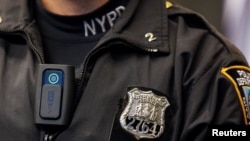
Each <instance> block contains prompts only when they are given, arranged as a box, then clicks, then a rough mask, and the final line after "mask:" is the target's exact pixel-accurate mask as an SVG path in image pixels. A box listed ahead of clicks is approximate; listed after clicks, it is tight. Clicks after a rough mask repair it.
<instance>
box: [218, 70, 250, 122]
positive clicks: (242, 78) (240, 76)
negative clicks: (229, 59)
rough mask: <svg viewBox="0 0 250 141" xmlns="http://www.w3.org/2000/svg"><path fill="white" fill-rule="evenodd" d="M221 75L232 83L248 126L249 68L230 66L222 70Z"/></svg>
mask: <svg viewBox="0 0 250 141" xmlns="http://www.w3.org/2000/svg"><path fill="white" fill-rule="evenodd" d="M221 73H222V74H223V75H225V76H226V77H227V78H228V79H229V80H230V81H231V82H232V83H233V85H234V87H235V90H236V92H237V95H238V98H239V100H240V104H241V107H242V110H243V114H244V120H245V124H247V125H250V68H249V67H246V66H230V67H227V68H222V70H221Z"/></svg>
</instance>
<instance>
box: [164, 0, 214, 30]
mask: <svg viewBox="0 0 250 141" xmlns="http://www.w3.org/2000/svg"><path fill="white" fill-rule="evenodd" d="M166 8H167V9H168V17H169V20H171V21H174V22H179V21H178V20H183V22H184V23H185V24H186V25H187V26H191V27H194V28H203V29H207V30H210V31H215V32H217V31H216V29H215V27H214V26H213V25H212V24H211V23H210V22H209V21H208V20H207V19H206V18H205V17H204V16H203V15H202V14H200V13H198V12H196V11H193V10H191V9H189V8H187V7H184V6H182V5H180V4H179V3H176V2H172V1H169V0H167V1H166Z"/></svg>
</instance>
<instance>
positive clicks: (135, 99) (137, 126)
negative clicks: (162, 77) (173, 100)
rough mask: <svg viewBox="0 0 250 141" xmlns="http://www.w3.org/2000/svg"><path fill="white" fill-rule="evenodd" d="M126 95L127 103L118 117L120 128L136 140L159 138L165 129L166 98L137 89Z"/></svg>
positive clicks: (167, 104) (167, 103)
mask: <svg viewBox="0 0 250 141" xmlns="http://www.w3.org/2000/svg"><path fill="white" fill-rule="evenodd" d="M127 94H128V103H127V105H126V107H125V109H124V111H123V112H122V114H121V117H120V123H121V126H122V128H123V129H125V130H126V131H127V132H129V133H131V134H133V135H134V136H135V138H136V139H138V140H139V139H140V138H147V139H152V138H157V137H159V136H160V135H161V134H162V132H163V131H164V128H165V111H166V108H167V107H168V106H169V105H170V104H169V102H168V100H167V98H166V97H164V96H158V95H156V94H155V93H154V92H153V91H151V90H150V91H143V90H140V89H138V88H133V89H131V90H129V91H128V92H127Z"/></svg>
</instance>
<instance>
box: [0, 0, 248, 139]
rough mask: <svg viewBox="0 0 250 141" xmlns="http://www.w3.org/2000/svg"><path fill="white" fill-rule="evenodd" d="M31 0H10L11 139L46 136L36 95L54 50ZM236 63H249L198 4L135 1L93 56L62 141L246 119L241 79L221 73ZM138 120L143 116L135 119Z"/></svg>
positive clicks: (180, 132) (4, 101) (2, 88)
mask: <svg viewBox="0 0 250 141" xmlns="http://www.w3.org/2000/svg"><path fill="white" fill-rule="evenodd" d="M31 2H32V1H29V2H27V0H19V1H16V2H12V1H2V0H0V3H4V4H1V5H0V17H1V19H2V20H1V24H0V138H1V141H16V140H18V141H39V140H40V139H41V138H43V137H44V131H43V130H41V128H40V126H38V125H35V124H34V107H35V105H34V99H35V91H36V82H37V78H38V75H39V74H38V65H39V64H44V63H45V60H46V58H45V57H46V56H44V52H43V46H42V41H41V37H40V33H39V30H38V28H37V25H36V21H35V20H34V17H33V15H34V14H33V13H32V5H33V4H32V3H31ZM28 3H29V4H28ZM167 7H168V8H167ZM235 65H236V66H244V67H243V68H248V64H247V62H246V60H245V58H244V56H243V55H242V53H240V52H239V50H238V49H237V48H236V47H234V46H233V45H232V44H231V43H230V42H228V41H227V40H226V39H224V37H222V36H221V35H220V34H219V33H218V32H217V31H216V30H215V29H214V28H213V27H212V26H211V25H209V23H207V22H206V21H205V20H204V19H203V18H202V17H201V16H199V15H198V14H197V13H195V12H192V11H189V10H187V9H185V8H182V7H180V6H178V5H177V4H174V5H173V6H172V7H171V4H170V3H167V4H166V1H165V0H131V1H130V2H129V3H128V5H127V7H126V10H125V11H124V12H123V14H122V15H121V17H120V18H119V19H118V20H117V21H116V23H115V25H114V26H113V27H112V28H111V29H110V30H109V31H108V32H107V33H106V34H105V35H104V36H103V37H102V38H101V39H100V41H99V42H98V44H97V45H96V47H95V48H94V49H93V50H92V51H91V52H90V53H89V54H88V56H87V57H86V60H85V61H84V65H83V67H82V68H81V72H82V77H81V80H80V83H79V85H77V89H76V92H75V93H73V94H74V95H76V99H78V102H79V103H77V107H76V108H75V109H74V114H73V115H72V121H71V123H70V125H69V126H68V128H66V129H65V130H63V131H62V132H60V133H59V134H57V136H56V138H55V139H54V141H109V140H111V141H128V140H129V141H136V140H137V139H142V140H147V139H148V138H152V139H151V140H157V141H203V140H205V137H206V133H207V131H208V129H209V126H210V125H245V124H247V122H248V119H247V118H246V114H247V113H246V112H245V110H244V109H242V100H241V97H239V95H237V94H238V91H236V86H234V85H233V84H235V83H233V84H232V83H231V82H232V80H229V79H228V78H227V77H225V75H223V73H221V72H222V71H221V70H222V68H230V66H235ZM239 68H241V67H239ZM230 73H231V72H230ZM246 79H247V80H248V79H249V78H246ZM144 104H146V105H144ZM150 107H151V108H152V107H153V108H154V109H151V110H149V109H147V108H150ZM141 108H142V109H141ZM133 109H134V111H132V110H133ZM142 110H144V111H142ZM153 111H154V112H153ZM148 113H149V114H150V115H149V114H148ZM153 113H154V114H153ZM155 113H157V114H155ZM129 114H130V116H128V115H129ZM131 120H140V121H141V122H138V121H137V122H135V123H134V124H131V125H130V126H128V125H126V122H130V121H131ZM124 123H125V124H124ZM140 123H142V125H143V126H142V125H141V124H140ZM137 125H140V126H138V128H137ZM142 127H143V128H142ZM149 127H151V128H152V129H150V130H149V129H147V128H149ZM124 128H126V129H124Z"/></svg>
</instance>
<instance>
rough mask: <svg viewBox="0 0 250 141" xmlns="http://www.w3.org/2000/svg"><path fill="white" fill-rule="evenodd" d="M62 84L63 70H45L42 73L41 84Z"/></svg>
mask: <svg viewBox="0 0 250 141" xmlns="http://www.w3.org/2000/svg"><path fill="white" fill-rule="evenodd" d="M44 84H49V85H60V86H62V85H63V72H62V71H60V70H45V72H44V75H43V85H44Z"/></svg>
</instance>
